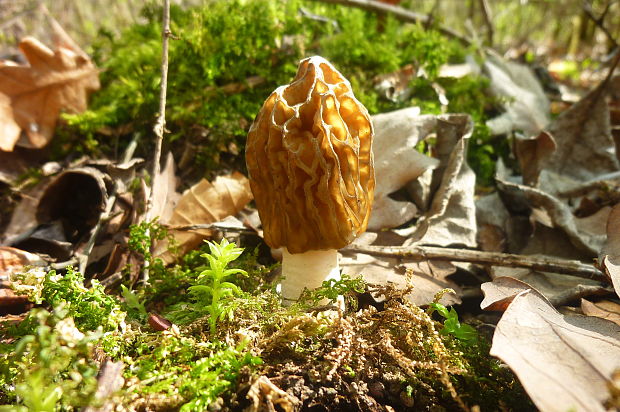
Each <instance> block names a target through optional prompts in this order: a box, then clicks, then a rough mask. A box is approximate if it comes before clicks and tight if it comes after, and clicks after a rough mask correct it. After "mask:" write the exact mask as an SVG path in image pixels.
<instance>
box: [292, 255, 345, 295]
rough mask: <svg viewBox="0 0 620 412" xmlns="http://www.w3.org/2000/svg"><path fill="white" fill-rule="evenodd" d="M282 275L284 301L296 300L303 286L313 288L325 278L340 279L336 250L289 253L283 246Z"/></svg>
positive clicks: (319, 284)
mask: <svg viewBox="0 0 620 412" xmlns="http://www.w3.org/2000/svg"><path fill="white" fill-rule="evenodd" d="M282 276H283V277H284V279H283V280H282V283H281V284H280V288H281V289H280V291H281V293H282V298H283V299H284V301H285V302H286V301H292V300H297V299H298V298H299V296H300V295H301V292H303V290H304V288H308V289H315V288H318V287H319V286H321V284H322V283H323V281H325V280H329V279H336V280H339V279H340V268H339V267H338V251H337V250H336V249H329V250H311V251H308V252H304V253H289V252H288V250H286V248H283V249H282Z"/></svg>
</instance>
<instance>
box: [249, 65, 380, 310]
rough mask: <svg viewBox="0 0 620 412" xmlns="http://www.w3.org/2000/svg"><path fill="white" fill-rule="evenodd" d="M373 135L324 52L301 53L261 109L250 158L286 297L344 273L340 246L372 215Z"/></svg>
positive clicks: (252, 135)
mask: <svg viewBox="0 0 620 412" xmlns="http://www.w3.org/2000/svg"><path fill="white" fill-rule="evenodd" d="M372 138H373V127H372V123H371V121H370V117H369V116H368V111H367V110H366V108H365V107H364V106H363V105H362V104H361V103H360V102H359V101H358V100H357V99H356V98H355V96H354V95H353V92H352V90H351V85H350V83H349V81H348V80H346V79H345V78H344V76H342V74H340V73H339V72H338V71H337V70H336V69H335V68H334V67H333V66H332V65H331V63H329V62H328V61H327V60H325V59H324V58H322V57H319V56H314V57H310V58H307V59H304V60H302V61H301V62H300V64H299V69H298V71H297V75H296V76H295V78H294V79H293V81H292V82H291V83H290V84H288V85H285V86H280V87H278V88H277V89H276V90H275V91H274V92H273V93H272V94H271V96H269V98H268V99H267V100H266V101H265V103H264V105H263V107H262V109H261V110H260V112H259V113H258V115H257V116H256V119H255V120H254V123H253V124H252V127H251V128H250V131H249V133H248V140H247V145H246V162H247V166H248V172H249V176H250V186H251V188H252V193H253V194H254V198H255V200H256V207H257V208H258V212H259V214H260V218H261V221H262V224H263V231H264V237H265V242H267V244H268V245H269V246H271V247H272V248H282V253H283V260H282V274H283V276H284V280H283V281H282V284H281V292H282V296H283V298H284V299H288V300H293V299H297V298H298V297H299V295H300V294H301V292H302V291H303V289H304V288H309V289H312V288H316V287H318V286H321V284H322V282H323V281H324V280H327V279H339V278H340V271H339V268H338V253H337V249H339V248H342V247H344V246H346V245H348V244H349V243H350V242H351V241H352V240H353V239H355V237H357V236H358V235H359V234H361V233H362V232H364V231H365V230H366V226H367V224H368V219H369V217H370V209H371V206H372V201H373V193H374V188H375V175H374V168H373V156H372Z"/></svg>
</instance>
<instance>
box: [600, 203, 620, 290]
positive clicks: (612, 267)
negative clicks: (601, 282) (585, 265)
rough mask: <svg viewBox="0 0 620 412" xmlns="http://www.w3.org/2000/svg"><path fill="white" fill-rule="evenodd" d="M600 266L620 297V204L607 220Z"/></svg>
mask: <svg viewBox="0 0 620 412" xmlns="http://www.w3.org/2000/svg"><path fill="white" fill-rule="evenodd" d="M600 266H601V268H602V269H603V271H604V272H605V274H606V275H607V276H608V277H609V279H610V280H611V283H612V285H613V287H614V290H615V291H616V295H618V296H620V203H619V204H617V205H616V206H614V207H613V208H612V209H611V212H610V213H609V217H608V218H607V239H606V240H605V244H604V245H603V249H602V250H601V256H600Z"/></svg>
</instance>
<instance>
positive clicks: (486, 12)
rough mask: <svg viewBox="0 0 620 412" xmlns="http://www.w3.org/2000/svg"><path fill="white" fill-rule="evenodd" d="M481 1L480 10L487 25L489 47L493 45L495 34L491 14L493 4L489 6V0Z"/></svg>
mask: <svg viewBox="0 0 620 412" xmlns="http://www.w3.org/2000/svg"><path fill="white" fill-rule="evenodd" d="M479 1H480V10H481V11H482V17H483V18H484V24H485V26H487V33H486V34H487V41H488V42H489V47H493V35H494V33H495V30H494V28H493V17H492V14H491V6H489V2H488V1H487V0H479Z"/></svg>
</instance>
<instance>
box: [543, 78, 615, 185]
mask: <svg viewBox="0 0 620 412" xmlns="http://www.w3.org/2000/svg"><path fill="white" fill-rule="evenodd" d="M608 83H609V79H607V80H605V81H604V82H602V83H601V84H600V85H599V86H598V87H597V88H596V89H594V90H592V91H591V92H590V93H589V94H588V95H586V96H585V97H584V98H583V99H581V100H580V101H579V102H577V103H575V104H574V105H573V106H572V107H571V108H569V109H568V110H566V111H564V112H563V113H562V114H560V116H559V117H558V118H557V119H556V120H555V121H554V122H553V123H552V124H551V125H550V126H549V129H548V131H549V133H550V134H551V135H552V136H553V138H554V139H555V142H556V143H557V149H556V150H555V152H554V153H553V154H552V155H551V157H550V158H549V159H548V161H546V162H545V165H544V167H545V168H546V169H549V170H551V171H553V172H555V173H557V174H560V175H565V176H569V177H572V178H574V179H577V180H590V179H594V178H596V177H597V176H600V175H604V174H606V173H611V172H615V171H618V170H620V164H619V163H618V159H617V158H616V147H615V143H614V140H613V138H612V136H611V124H610V120H609V109H608V107H607V102H606V100H605V96H606V93H607V87H608Z"/></svg>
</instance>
